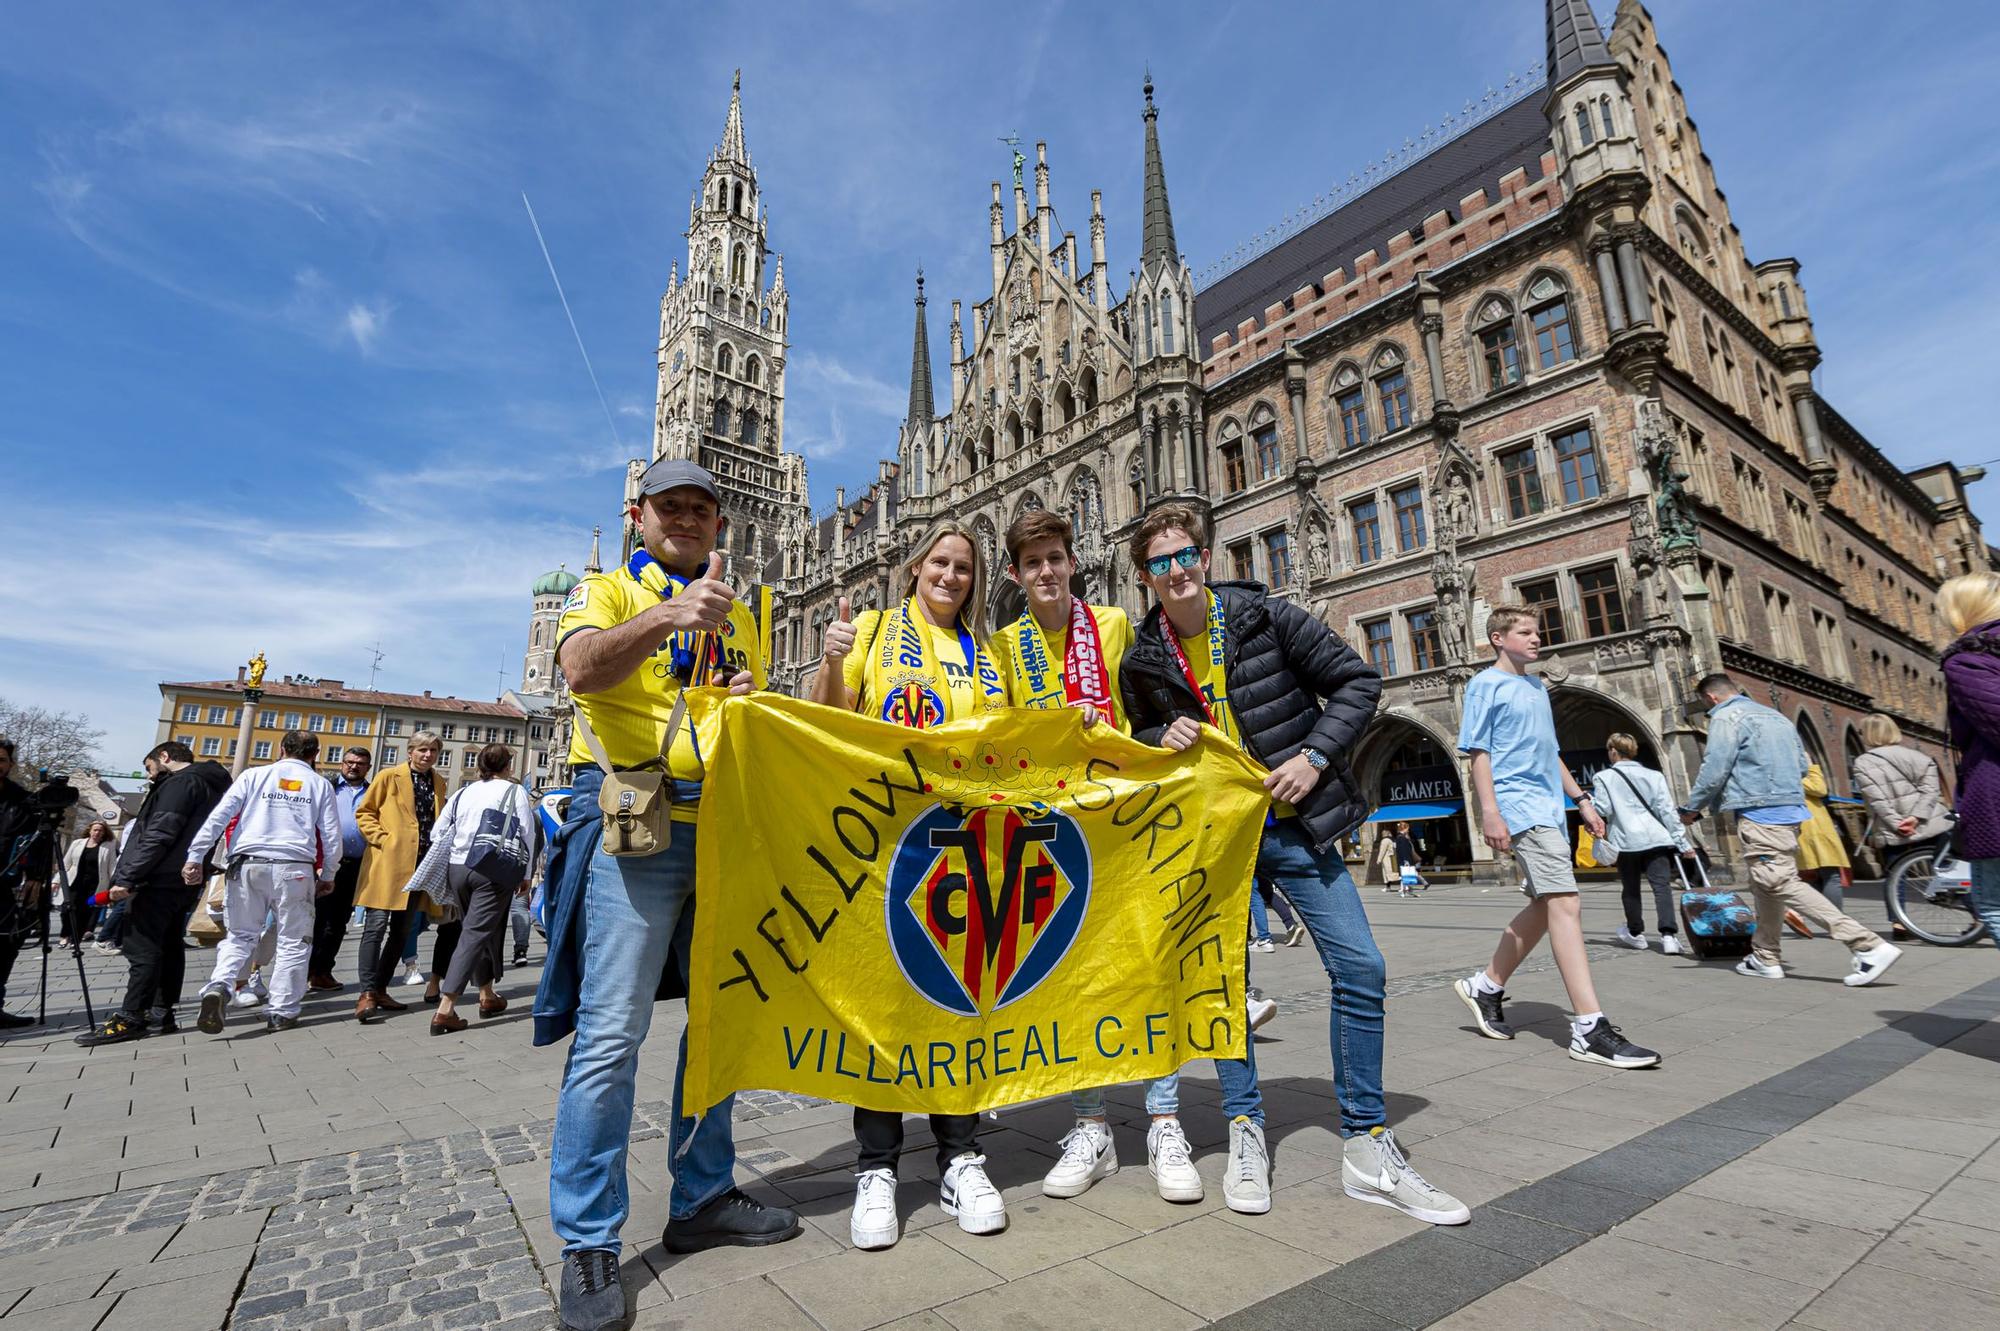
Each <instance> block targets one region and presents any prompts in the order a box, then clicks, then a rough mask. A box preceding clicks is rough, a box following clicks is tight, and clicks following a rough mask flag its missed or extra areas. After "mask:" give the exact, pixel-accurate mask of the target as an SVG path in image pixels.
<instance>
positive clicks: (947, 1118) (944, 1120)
mask: <svg viewBox="0 0 2000 1331" xmlns="http://www.w3.org/2000/svg"><path fill="white" fill-rule="evenodd" d="M931 1136H933V1137H935V1138H937V1158H938V1168H939V1169H949V1168H950V1167H951V1162H952V1161H953V1160H956V1159H957V1158H958V1157H959V1156H961V1155H965V1154H967V1153H968V1152H971V1153H977V1152H978V1150H979V1142H978V1138H979V1115H977V1114H932V1115H931ZM854 1140H855V1142H856V1144H857V1145H859V1146H860V1147H861V1154H860V1158H859V1159H858V1160H857V1161H856V1162H855V1166H854V1167H855V1169H856V1171H860V1170H866V1169H886V1170H889V1171H891V1172H892V1173H893V1172H894V1171H895V1168H896V1158H897V1157H898V1156H900V1155H901V1154H902V1153H903V1116H902V1115H901V1114H892V1113H890V1112H889V1111H888V1110H886V1109H857V1110H855V1111H854Z"/></svg>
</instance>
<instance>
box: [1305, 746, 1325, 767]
mask: <svg viewBox="0 0 2000 1331" xmlns="http://www.w3.org/2000/svg"><path fill="white" fill-rule="evenodd" d="M1299 757H1301V758H1303V759H1305V760H1306V761H1307V762H1308V763H1311V764H1312V769H1313V771H1315V772H1324V771H1325V770H1326V764H1327V756H1326V755H1325V754H1323V753H1321V752H1320V751H1319V750H1318V749H1300V750H1299Z"/></svg>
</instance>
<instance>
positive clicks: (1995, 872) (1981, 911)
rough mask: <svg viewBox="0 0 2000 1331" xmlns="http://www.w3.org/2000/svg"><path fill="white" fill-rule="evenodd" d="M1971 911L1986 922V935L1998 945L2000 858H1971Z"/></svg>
mask: <svg viewBox="0 0 2000 1331" xmlns="http://www.w3.org/2000/svg"><path fill="white" fill-rule="evenodd" d="M1971 864H1972V913H1973V914H1974V915H1977V916H1978V917H1979V918H1980V919H1981V920H1983V921H1984V922H1985V924H1986V936H1987V937H1988V938H1990V939H1992V940H1993V943H1994V946H1996V947H2000V859H1993V860H1973V861H1971Z"/></svg>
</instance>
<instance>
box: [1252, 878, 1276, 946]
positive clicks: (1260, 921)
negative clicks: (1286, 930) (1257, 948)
mask: <svg viewBox="0 0 2000 1331" xmlns="http://www.w3.org/2000/svg"><path fill="white" fill-rule="evenodd" d="M1250 940H1251V941H1252V942H1255V943H1268V942H1270V941H1271V916H1270V914H1269V912H1267V911H1266V910H1265V909H1264V894H1263V893H1261V892H1259V891H1258V890H1257V884H1255V883H1252V884H1250Z"/></svg>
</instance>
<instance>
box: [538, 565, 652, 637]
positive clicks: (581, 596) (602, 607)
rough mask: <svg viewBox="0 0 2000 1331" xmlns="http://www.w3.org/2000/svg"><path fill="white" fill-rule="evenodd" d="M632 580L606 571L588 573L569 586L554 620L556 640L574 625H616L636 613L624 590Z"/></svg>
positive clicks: (573, 628) (567, 634) (584, 626)
mask: <svg viewBox="0 0 2000 1331" xmlns="http://www.w3.org/2000/svg"><path fill="white" fill-rule="evenodd" d="M634 585H636V584H634V583H632V582H631V580H630V579H624V580H623V585H621V581H620V579H619V578H617V577H614V576H613V575H611V574H606V573H592V574H590V575H588V576H587V577H585V578H584V580H583V581H582V582H579V583H577V584H576V586H574V587H572V588H571V589H570V593H569V599H568V600H566V601H564V602H563V608H562V617H561V618H560V619H558V620H557V621H556V643H557V645H558V646H560V645H561V643H562V640H563V639H564V638H567V637H568V636H569V635H570V634H572V633H574V632H576V631H577V630H578V629H609V628H616V627H618V626H619V625H620V624H623V623H624V622H625V621H626V620H628V619H630V618H632V616H633V615H635V614H637V613H638V610H637V609H634V608H633V606H632V603H631V598H630V597H629V596H628V595H627V594H626V592H627V588H629V587H632V586H634Z"/></svg>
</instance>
